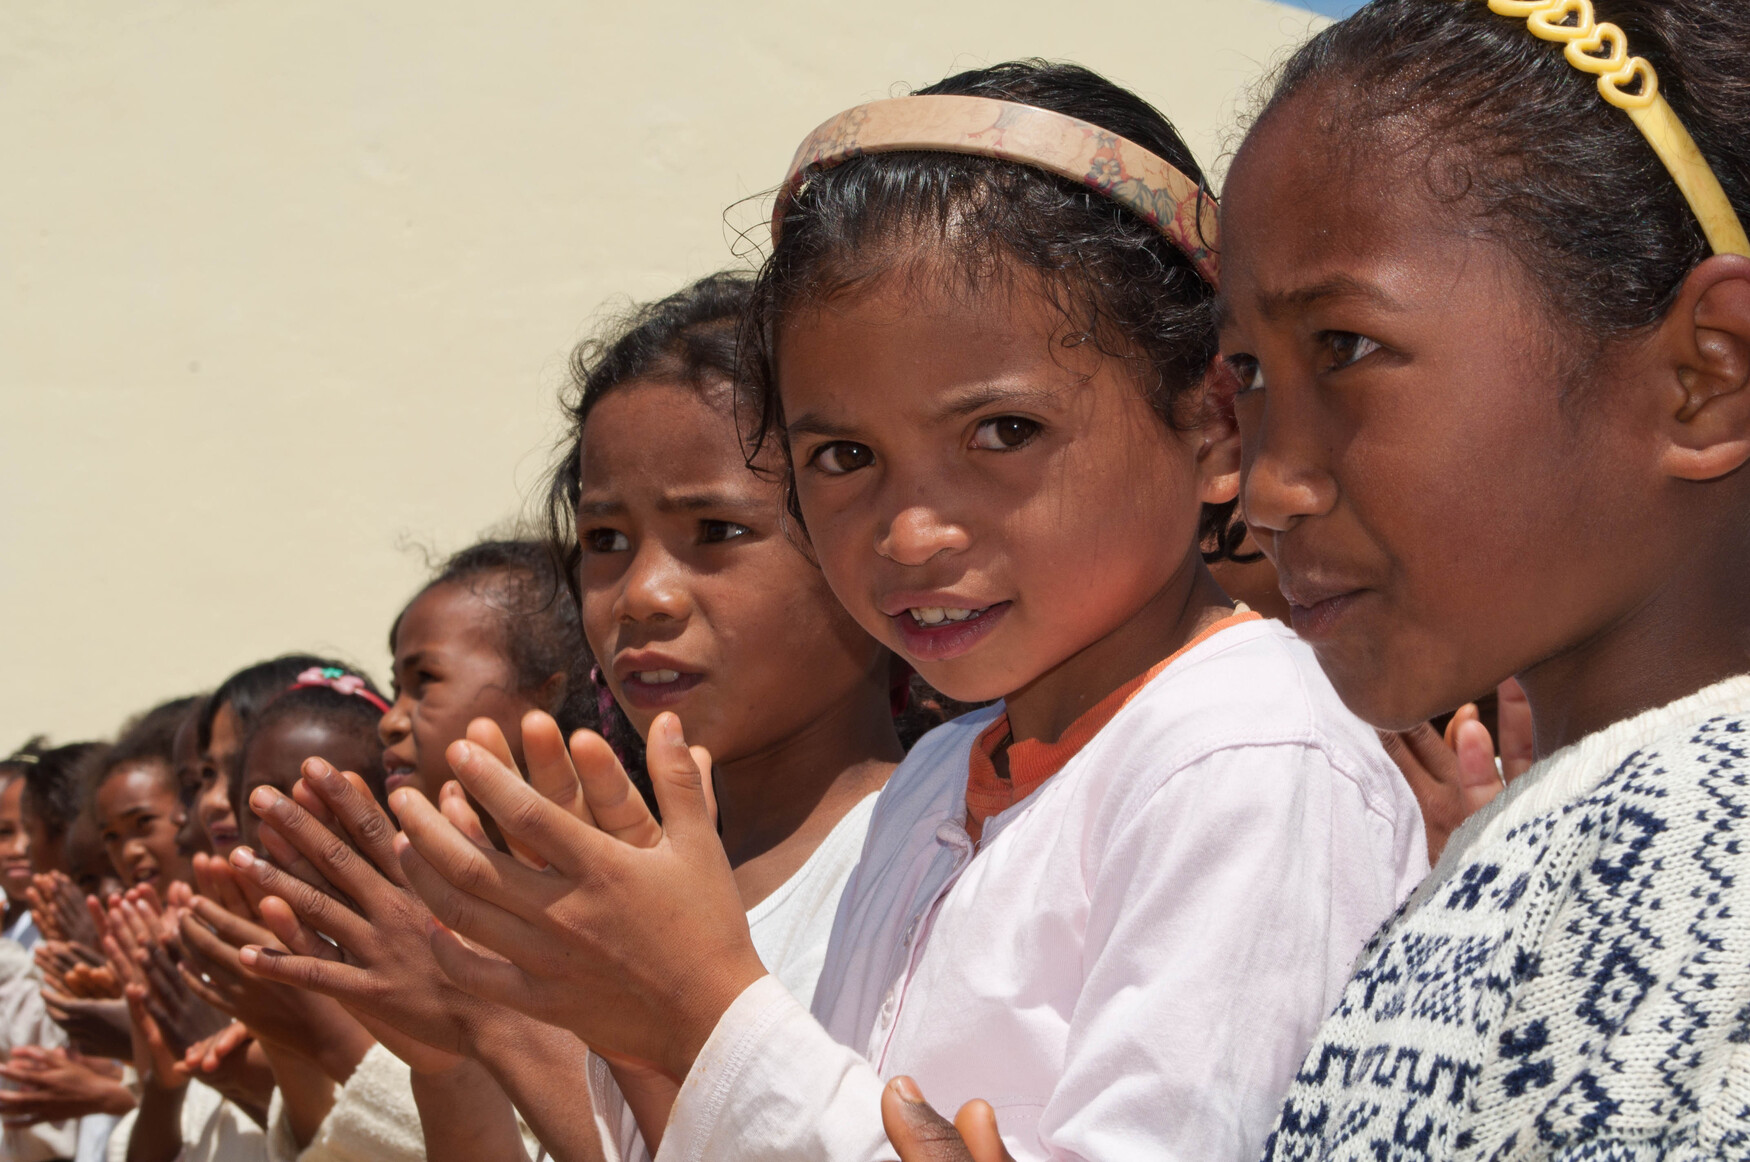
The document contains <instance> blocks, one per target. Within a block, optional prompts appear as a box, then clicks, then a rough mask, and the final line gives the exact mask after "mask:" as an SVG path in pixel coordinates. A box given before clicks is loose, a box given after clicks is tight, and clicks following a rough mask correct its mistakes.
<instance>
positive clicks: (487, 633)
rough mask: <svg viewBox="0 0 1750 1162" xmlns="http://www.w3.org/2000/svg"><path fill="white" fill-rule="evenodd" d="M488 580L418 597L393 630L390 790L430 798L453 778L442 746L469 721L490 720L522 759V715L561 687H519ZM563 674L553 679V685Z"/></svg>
mask: <svg viewBox="0 0 1750 1162" xmlns="http://www.w3.org/2000/svg"><path fill="white" fill-rule="evenodd" d="M491 584H492V582H491V581H490V579H482V580H481V581H479V582H476V583H475V584H474V585H460V584H451V583H446V584H442V585H434V586H432V587H431V588H430V589H427V590H426V591H425V592H424V593H421V594H420V595H419V596H418V597H416V598H414V600H413V603H412V604H411V605H409V606H408V607H407V612H406V613H404V614H402V616H401V623H400V625H399V626H397V627H396V630H395V642H394V647H395V663H394V664H395V670H394V673H395V701H394V703H393V704H392V705H391V706H390V707H389V712H388V713H387V714H385V715H384V716H383V720H382V722H381V723H380V724H379V726H378V732H379V734H380V735H381V737H382V743H383V746H384V748H385V749H384V750H383V769H384V770H386V771H387V772H388V780H389V781H388V788H389V790H391V791H394V790H396V789H398V788H400V787H411V788H413V789H414V790H416V791H418V792H419V793H420V794H422V795H424V796H426V797H427V798H429V799H431V800H432V801H434V802H435V801H436V800H437V797H438V790H439V788H441V787H442V786H443V785H444V783H446V782H448V781H449V780H450V779H451V778H452V777H453V776H452V775H451V774H450V768H449V764H448V763H446V762H445V761H444V748H445V747H447V746H449V745H450V744H451V743H452V742H455V741H456V740H457V739H459V738H461V737H462V736H463V734H464V733H466V731H467V729H468V723H469V722H471V721H473V720H474V719H476V718H490V719H492V720H493V721H494V722H496V723H498V726H499V729H500V730H502V731H504V734H505V737H506V738H507V739H508V740H509V742H510V745H511V749H512V752H513V753H514V754H516V755H518V756H519V761H520V756H521V754H522V725H521V724H522V718H523V715H525V714H527V713H528V712H529V711H531V710H537V709H542V708H543V707H544V704H545V701H546V699H547V698H548V697H549V696H550V695H551V694H552V693H553V692H554V690H556V689H557V687H556V686H554V687H552V688H542V689H538V690H535V691H524V690H521V689H519V687H518V682H517V673H516V667H515V666H514V665H513V664H512V662H511V659H510V657H509V656H508V655H507V654H506V653H505V639H504V633H505V630H504V612H503V610H502V609H500V608H497V607H495V606H494V605H493V603H492V602H491V600H490V597H491V593H492V590H491V588H490V586H491ZM563 680H564V679H563V675H555V676H554V679H553V681H554V682H555V683H557V682H562V681H563Z"/></svg>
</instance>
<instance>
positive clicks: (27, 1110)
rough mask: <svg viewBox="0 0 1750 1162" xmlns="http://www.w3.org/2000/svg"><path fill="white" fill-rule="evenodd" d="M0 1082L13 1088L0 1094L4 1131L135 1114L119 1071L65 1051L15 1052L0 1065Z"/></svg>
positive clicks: (30, 1048)
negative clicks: (87, 1117)
mask: <svg viewBox="0 0 1750 1162" xmlns="http://www.w3.org/2000/svg"><path fill="white" fill-rule="evenodd" d="M0 1077H4V1078H5V1079H6V1080H8V1081H10V1082H12V1083H13V1084H14V1085H16V1086H18V1088H17V1089H15V1090H0V1118H3V1119H4V1122H5V1126H6V1128H7V1129H9V1130H11V1129H23V1128H24V1127H27V1126H34V1125H37V1124H38V1123H40V1122H60V1121H66V1120H67V1119H69V1118H80V1117H84V1116H85V1115H86V1114H113V1115H116V1116H118V1117H119V1116H120V1115H122V1114H125V1113H127V1112H128V1111H129V1110H131V1109H133V1108H134V1095H133V1094H132V1093H131V1092H129V1090H128V1087H127V1086H125V1085H123V1084H122V1078H121V1068H120V1067H119V1066H117V1065H115V1064H114V1063H113V1062H109V1061H104V1060H101V1059H100V1060H95V1061H87V1060H86V1059H85V1058H83V1057H80V1056H79V1055H78V1054H77V1053H71V1054H70V1053H68V1052H67V1051H66V1050H65V1049H42V1048H39V1047H37V1046H35V1045H21V1046H18V1047H16V1048H14V1049H13V1050H12V1060H11V1061H9V1062H7V1063H5V1064H0Z"/></svg>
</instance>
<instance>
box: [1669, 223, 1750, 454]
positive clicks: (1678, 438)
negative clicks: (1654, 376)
mask: <svg viewBox="0 0 1750 1162" xmlns="http://www.w3.org/2000/svg"><path fill="white" fill-rule="evenodd" d="M1662 329H1663V330H1665V331H1666V333H1667V335H1668V337H1669V340H1670V342H1671V351H1672V355H1673V356H1674V363H1675V366H1674V367H1673V368H1672V370H1673V372H1674V375H1673V377H1672V379H1671V383H1672V387H1671V389H1670V391H1669V393H1668V395H1667V397H1666V399H1667V401H1668V402H1667V403H1665V404H1662V405H1661V411H1662V412H1663V413H1664V414H1663V416H1662V422H1663V427H1664V429H1665V433H1664V436H1663V443H1664V450H1663V453H1662V455H1661V465H1660V466H1661V468H1662V469H1663V470H1664V471H1665V473H1666V474H1667V475H1669V476H1672V477H1675V478H1677V479H1679V480H1693V481H1705V480H1715V479H1718V478H1719V477H1721V476H1725V475H1727V474H1729V473H1731V472H1734V471H1736V470H1737V469H1738V468H1740V467H1741V466H1743V465H1744V464H1745V463H1746V462H1747V461H1750V258H1743V257H1740V256H1736V255H1716V256H1714V257H1712V258H1709V259H1708V260H1707V261H1705V262H1703V263H1702V264H1701V265H1700V266H1698V267H1696V268H1695V270H1693V271H1692V272H1690V275H1689V278H1688V279H1687V280H1686V281H1685V282H1684V285H1683V290H1682V291H1681V293H1680V294H1679V295H1678V299H1677V302H1676V304H1675V305H1673V307H1672V308H1671V311H1670V312H1669V313H1668V314H1667V315H1666V321H1665V323H1664V326H1663V328H1662Z"/></svg>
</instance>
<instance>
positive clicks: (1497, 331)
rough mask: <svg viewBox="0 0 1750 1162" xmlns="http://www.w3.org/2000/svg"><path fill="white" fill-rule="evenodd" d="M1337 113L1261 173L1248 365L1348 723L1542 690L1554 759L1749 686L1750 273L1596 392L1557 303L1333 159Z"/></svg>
mask: <svg viewBox="0 0 1750 1162" xmlns="http://www.w3.org/2000/svg"><path fill="white" fill-rule="evenodd" d="M1340 99H1341V95H1340V94H1337V93H1334V92H1333V93H1328V94H1327V93H1323V92H1320V91H1317V90H1315V91H1313V92H1309V93H1306V94H1302V95H1300V96H1298V97H1296V98H1294V99H1292V100H1290V101H1289V102H1288V103H1287V104H1286V105H1284V106H1283V107H1281V108H1279V109H1278V110H1277V111H1276V112H1274V113H1273V114H1272V115H1271V116H1270V117H1269V118H1268V119H1266V120H1265V121H1264V122H1263V123H1262V124H1260V125H1259V126H1258V127H1257V128H1255V129H1254V130H1253V132H1252V134H1251V136H1250V137H1249V138H1248V139H1247V143H1246V145H1245V148H1244V149H1243V150H1242V151H1241V153H1240V155H1239V157H1238V158H1237V160H1236V161H1235V164H1234V168H1233V171H1232V175H1231V176H1230V178H1229V182H1228V190H1229V193H1228V195H1227V197H1226V199H1225V202H1224V207H1223V247H1222V280H1223V281H1222V294H1223V325H1222V351H1223V354H1224V355H1225V356H1226V357H1227V358H1228V360H1229V362H1230V365H1231V366H1232V367H1233V369H1234V370H1235V372H1236V377H1237V378H1238V379H1239V380H1240V381H1241V382H1242V386H1241V388H1240V394H1239V395H1238V397H1237V399H1236V402H1235V408H1236V411H1237V414H1238V418H1239V421H1240V426H1241V430H1242V433H1243V436H1244V445H1245V473H1246V475H1245V484H1244V489H1243V492H1242V505H1243V508H1244V512H1245V516H1246V518H1247V522H1248V524H1249V525H1250V526H1251V528H1252V530H1253V535H1254V536H1255V537H1256V538H1257V540H1258V543H1259V545H1260V546H1261V547H1262V548H1263V549H1264V551H1265V552H1266V553H1268V554H1269V555H1270V557H1271V559H1272V560H1273V561H1274V562H1275V564H1276V567H1277V570H1278V572H1279V575H1280V579H1281V584H1282V588H1283V591H1284V593H1285V594H1286V595H1287V597H1288V598H1289V600H1290V602H1291V603H1293V606H1294V608H1293V611H1292V612H1293V622H1294V625H1295V627H1296V628H1297V629H1298V630H1299V631H1300V633H1301V634H1302V636H1304V637H1305V638H1306V639H1307V640H1308V641H1310V642H1311V643H1312V645H1313V648H1314V649H1315V650H1316V651H1317V652H1318V656H1319V660H1320V662H1321V664H1322V665H1323V666H1324V668H1325V670H1326V672H1327V673H1328V674H1329V675H1330V677H1331V680H1332V681H1333V683H1334V684H1335V686H1336V688H1337V690H1338V692H1339V693H1340V694H1341V695H1342V697H1343V699H1344V701H1345V702H1346V703H1347V704H1348V705H1349V706H1350V707H1351V708H1352V709H1353V710H1354V711H1355V712H1356V713H1358V714H1359V715H1361V716H1362V717H1363V718H1365V719H1367V720H1368V721H1370V722H1372V723H1374V724H1375V725H1377V726H1381V727H1387V728H1391V729H1405V728H1408V727H1410V726H1412V725H1414V724H1415V723H1418V722H1420V721H1422V720H1424V719H1426V718H1428V717H1430V716H1432V715H1435V714H1439V713H1442V712H1445V711H1449V710H1452V709H1454V708H1455V707H1457V706H1458V705H1459V704H1461V703H1463V702H1466V701H1468V700H1471V699H1473V698H1475V697H1477V696H1478V695H1481V694H1483V693H1484V692H1486V691H1488V690H1490V689H1491V688H1492V687H1494V686H1495V684H1496V683H1497V682H1499V681H1501V680H1502V679H1503V678H1506V677H1508V676H1509V675H1518V676H1519V678H1520V681H1521V683H1522V684H1523V685H1524V687H1525V690H1526V693H1527V695H1528V697H1529V699H1530V702H1531V706H1532V711H1533V717H1534V721H1535V735H1536V750H1537V752H1538V753H1540V754H1548V753H1549V752H1550V751H1552V750H1554V749H1556V748H1558V747H1560V746H1562V745H1564V744H1566V743H1568V742H1571V741H1573V740H1575V739H1577V738H1579V737H1581V736H1583V735H1585V734H1587V733H1590V732H1592V731H1594V730H1596V729H1598V728H1600V727H1602V726H1604V725H1607V724H1608V723H1610V722H1613V721H1616V720H1618V719H1621V718H1624V717H1626V716H1629V715H1631V714H1633V713H1635V712H1637V711H1640V710H1643V709H1645V708H1647V707H1651V706H1656V705H1660V704H1662V703H1665V702H1668V701H1670V700H1672V699H1674V698H1677V697H1680V696H1682V695H1684V694H1687V693H1689V692H1691V691H1693V690H1696V689H1698V688H1700V687H1701V686H1703V685H1706V684H1708V683H1710V682H1713V681H1715V680H1718V679H1719V678H1723V677H1725V676H1728V675H1730V674H1733V673H1737V672H1741V671H1743V670H1744V669H1745V668H1746V663H1747V662H1750V586H1746V585H1745V584H1744V582H1743V579H1744V577H1745V576H1746V568H1747V567H1750V543H1747V542H1750V521H1747V520H1746V519H1745V514H1746V512H1750V505H1747V503H1746V502H1747V499H1750V496H1747V493H1750V474H1746V473H1744V472H1742V471H1738V469H1739V468H1740V466H1741V465H1742V463H1743V460H1744V458H1745V456H1746V455H1747V454H1750V438H1747V437H1746V434H1745V427H1746V411H1747V405H1746V403H1745V397H1746V394H1747V393H1746V391H1745V389H1744V377H1745V373H1746V371H1745V369H1746V367H1747V366H1750V339H1747V337H1746V331H1750V326H1747V325H1746V323H1745V320H1746V318H1750V289H1747V288H1750V283H1747V282H1746V281H1745V277H1746V274H1747V273H1750V262H1746V261H1745V260H1742V259H1734V258H1714V259H1710V260H1708V262H1706V263H1704V264H1703V265H1702V266H1701V267H1700V268H1698V270H1697V271H1696V272H1694V273H1693V274H1692V275H1691V276H1690V278H1689V280H1688V281H1687V282H1686V284H1685V286H1684V289H1683V291H1682V293H1681V294H1680V296H1679V298H1678V300H1677V302H1676V303H1675V304H1674V306H1673V307H1672V308H1671V310H1670V312H1669V313H1668V315H1667V317H1666V319H1665V321H1664V322H1663V323H1661V324H1660V325H1659V326H1657V327H1654V328H1652V329H1650V330H1649V331H1647V332H1645V333H1642V334H1638V335H1635V336H1633V337H1631V338H1629V339H1625V340H1621V341H1618V342H1615V343H1614V344H1612V346H1611V347H1610V348H1609V349H1608V351H1607V352H1606V354H1605V356H1604V357H1603V358H1602V359H1600V360H1598V361H1597V362H1596V364H1595V365H1594V366H1591V367H1590V368H1584V369H1583V370H1582V371H1581V372H1580V373H1579V374H1575V373H1574V372H1573V371H1572V370H1570V369H1571V368H1573V367H1575V366H1576V361H1577V359H1578V358H1579V355H1578V354H1577V353H1576V351H1572V350H1564V349H1563V347H1562V343H1563V342H1564V341H1570V340H1573V339H1576V338H1579V336H1577V335H1576V333H1575V331H1574V328H1573V327H1572V325H1571V324H1565V323H1563V322H1562V321H1560V320H1557V319H1554V318H1552V317H1551V315H1550V314H1549V312H1548V310H1547V309H1546V308H1545V307H1544V305H1543V303H1542V300H1540V299H1539V298H1538V297H1537V295H1536V294H1535V293H1534V279H1535V275H1534V274H1532V273H1530V272H1527V271H1526V270H1525V269H1524V268H1523V267H1522V266H1521V264H1520V263H1519V262H1518V261H1516V260H1515V258H1514V257H1513V253H1512V251H1511V250H1510V249H1509V248H1508V247H1507V246H1505V245H1503V244H1501V243H1498V242H1495V241H1492V240H1490V239H1489V238H1488V237H1487V236H1486V235H1485V234H1484V232H1483V231H1482V230H1481V229H1480V228H1479V226H1478V223H1476V222H1475V221H1472V220H1469V219H1468V218H1467V217H1466V216H1465V215H1464V213H1463V205H1462V204H1459V205H1457V206H1455V205H1454V204H1453V203H1452V202H1450V201H1437V200H1435V199H1434V198H1433V197H1431V196H1430V195H1429V194H1428V192H1427V191H1426V190H1424V189H1423V187H1422V185H1421V184H1420V183H1419V182H1417V181H1414V180H1403V179H1402V177H1401V175H1402V174H1403V173H1405V172H1418V171H1417V170H1416V167H1415V166H1407V165H1406V162H1405V160H1404V157H1403V156H1402V155H1401V154H1399V153H1396V152H1394V151H1392V150H1389V149H1378V150H1375V149H1369V148H1368V145H1369V143H1368V142H1360V143H1355V142H1349V143H1338V142H1335V141H1333V140H1332V139H1331V138H1330V137H1329V135H1328V131H1327V129H1326V128H1325V125H1326V124H1327V122H1328V117H1327V114H1326V110H1325V109H1324V103H1325V102H1327V101H1333V100H1340ZM1385 132H1387V133H1389V132H1392V131H1391V130H1386V131H1385ZM1382 141H1383V143H1384V144H1386V145H1392V144H1396V143H1395V142H1393V141H1392V140H1391V139H1390V138H1389V137H1388V138H1384V139H1382ZM1310 142H1323V143H1324V144H1323V146H1322V147H1311V146H1309V143H1310ZM1340 144H1347V145H1349V146H1353V148H1340V147H1339V146H1340ZM1373 144H1380V142H1375V143H1373ZM1309 190H1316V191H1318V196H1316V197H1309V196H1307V191H1309Z"/></svg>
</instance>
